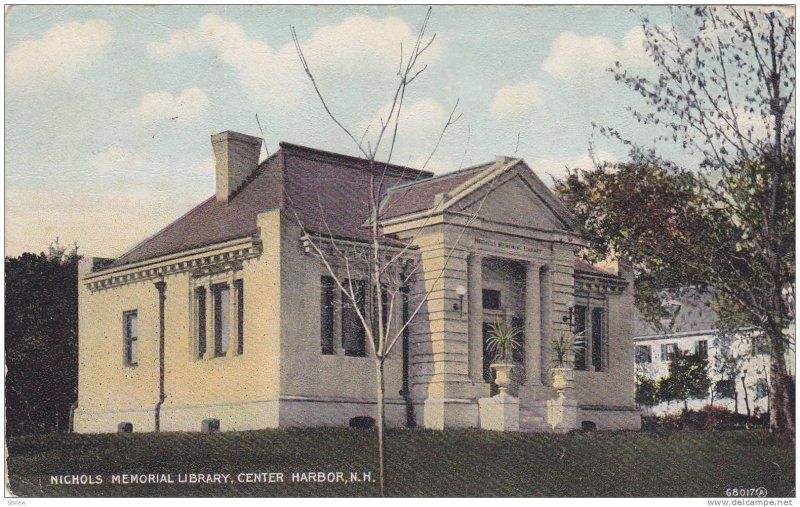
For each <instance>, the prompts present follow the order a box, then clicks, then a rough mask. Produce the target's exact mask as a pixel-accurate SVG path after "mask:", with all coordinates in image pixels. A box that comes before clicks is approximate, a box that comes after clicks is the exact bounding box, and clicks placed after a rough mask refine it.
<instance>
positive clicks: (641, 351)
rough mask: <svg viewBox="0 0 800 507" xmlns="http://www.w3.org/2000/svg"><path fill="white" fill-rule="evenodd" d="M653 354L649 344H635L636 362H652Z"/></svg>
mask: <svg viewBox="0 0 800 507" xmlns="http://www.w3.org/2000/svg"><path fill="white" fill-rule="evenodd" d="M652 362H653V356H652V351H651V349H650V345H637V346H636V364H646V363H652Z"/></svg>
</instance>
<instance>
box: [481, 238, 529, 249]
mask: <svg viewBox="0 0 800 507" xmlns="http://www.w3.org/2000/svg"><path fill="white" fill-rule="evenodd" d="M474 241H475V244H476V245H480V246H488V247H492V248H500V249H502V250H510V251H515V252H525V253H542V249H541V248H537V247H535V246H530V245H523V244H519V243H509V242H508V241H497V240H494V239H485V238H474Z"/></svg>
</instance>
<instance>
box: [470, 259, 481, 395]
mask: <svg viewBox="0 0 800 507" xmlns="http://www.w3.org/2000/svg"><path fill="white" fill-rule="evenodd" d="M482 262H483V258H482V257H481V256H480V255H476V254H470V256H469V260H468V263H467V285H468V287H467V298H468V301H469V303H468V308H469V311H468V313H469V329H468V331H469V332H468V340H469V377H470V379H471V380H472V381H473V382H483V271H482V266H481V263H482Z"/></svg>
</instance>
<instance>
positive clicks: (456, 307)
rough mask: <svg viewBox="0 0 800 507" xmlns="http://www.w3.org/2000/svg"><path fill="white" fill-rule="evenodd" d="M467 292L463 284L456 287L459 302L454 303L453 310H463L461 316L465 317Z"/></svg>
mask: <svg viewBox="0 0 800 507" xmlns="http://www.w3.org/2000/svg"><path fill="white" fill-rule="evenodd" d="M466 293H467V288H466V287H464V286H463V285H459V286H458V287H456V294H458V303H453V310H457V311H460V312H461V317H464V296H465V295H466Z"/></svg>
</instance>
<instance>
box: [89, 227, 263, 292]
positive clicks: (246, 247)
mask: <svg viewBox="0 0 800 507" xmlns="http://www.w3.org/2000/svg"><path fill="white" fill-rule="evenodd" d="M261 251H262V244H261V240H259V239H256V238H246V239H245V240H242V239H239V240H234V241H231V242H227V243H223V244H220V245H216V246H215V247H212V248H205V249H202V250H201V251H187V252H183V254H182V255H178V256H169V257H167V258H164V257H162V258H156V259H152V260H151V261H147V262H142V263H137V264H135V265H132V266H123V267H119V268H115V269H111V270H103V271H98V272H95V273H90V274H88V275H86V276H84V277H83V280H82V281H83V283H84V285H85V286H86V288H87V289H89V290H90V291H91V292H95V291H100V290H104V289H111V288H115V287H120V286H123V285H127V284H130V283H136V282H142V281H148V280H155V279H159V278H163V277H165V276H169V275H174V274H178V273H185V272H189V273H191V275H192V277H194V278H196V277H200V276H206V275H209V274H215V273H221V272H224V271H229V270H238V269H241V267H242V262H243V261H245V260H247V259H252V258H254V257H258V256H259V255H261Z"/></svg>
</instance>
